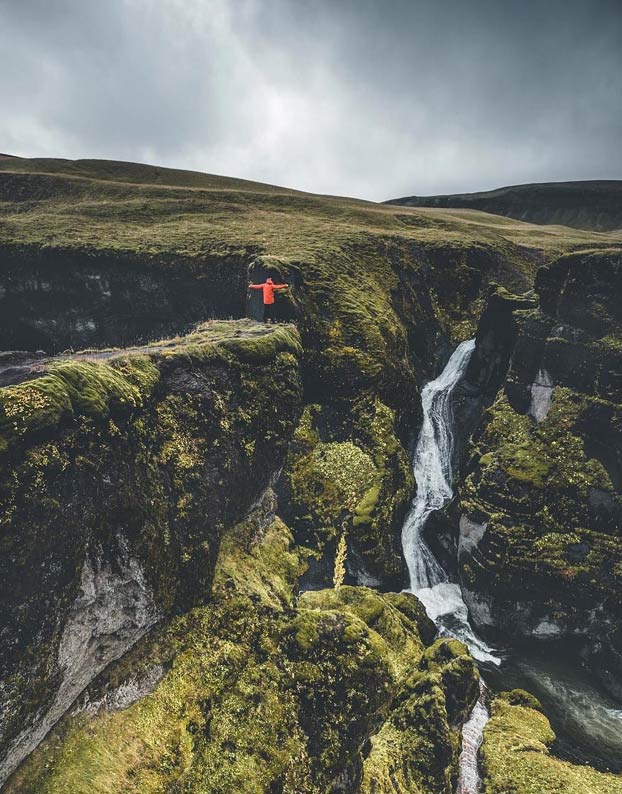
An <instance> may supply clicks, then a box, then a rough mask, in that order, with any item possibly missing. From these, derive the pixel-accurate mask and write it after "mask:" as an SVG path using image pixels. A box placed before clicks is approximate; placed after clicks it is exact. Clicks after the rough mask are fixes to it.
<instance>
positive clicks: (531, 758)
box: [481, 690, 622, 794]
mask: <svg viewBox="0 0 622 794" xmlns="http://www.w3.org/2000/svg"><path fill="white" fill-rule="evenodd" d="M538 706H539V704H538V702H537V701H536V700H535V698H534V697H533V696H532V695H530V694H529V693H527V692H520V691H519V690H514V691H513V692H508V693H503V694H501V695H499V696H498V697H496V698H495V699H494V701H493V703H492V706H491V718H490V721H489V723H488V725H487V726H486V729H485V731H484V742H483V745H482V749H481V760H482V766H483V769H484V778H483V779H484V794H507V793H508V792H512V794H556V793H557V792H560V791H564V792H566V794H621V792H622V778H621V777H620V775H613V774H608V773H606V772H598V771H596V770H595V769H592V768H591V767H589V766H580V765H577V764H571V763H569V762H568V761H563V760H561V759H559V758H555V756H553V755H552V754H551V751H550V747H551V745H552V744H553V741H554V740H555V734H554V733H553V731H552V730H551V726H550V724H549V721H548V720H547V718H546V717H545V716H544V714H542V712H541V711H540V710H539V709H538Z"/></svg>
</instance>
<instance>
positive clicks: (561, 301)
mask: <svg viewBox="0 0 622 794" xmlns="http://www.w3.org/2000/svg"><path fill="white" fill-rule="evenodd" d="M536 288H537V291H538V294H539V297H540V304H539V307H538V308H535V309H534V308H527V307H517V308H516V309H513V310H512V322H513V323H514V329H515V330H514V333H515V342H514V344H513V346H512V347H511V351H510V365H509V370H508V374H507V378H506V380H505V384H504V390H503V392H502V393H501V394H500V396H498V397H497V399H496V400H495V402H494V403H493V404H492V405H491V406H490V407H489V408H488V410H487V411H486V412H485V415H484V418H483V421H482V423H481V425H480V427H479V429H478V430H477V431H476V433H475V436H474V441H473V443H472V445H471V448H470V453H469V454H470V456H471V459H470V462H469V467H468V468H469V473H468V476H467V478H466V481H465V483H464V486H463V488H462V490H461V498H460V502H459V506H458V507H457V511H459V513H460V514H461V515H462V516H463V522H462V526H463V531H466V528H467V526H468V525H470V524H472V525H475V524H476V525H478V526H480V527H481V528H482V531H481V532H480V533H479V536H478V538H477V541H476V542H475V543H471V542H466V541H467V539H466V536H465V542H464V543H461V549H462V551H461V559H460V568H461V574H462V581H463V585H464V595H465V599H466V601H467V603H468V604H469V607H470V609H471V615H472V618H473V619H474V621H475V623H476V625H477V626H478V627H479V628H480V629H481V630H484V631H485V630H495V631H501V632H502V633H506V634H510V635H514V636H535V637H540V638H543V639H546V638H554V637H563V636H571V635H573V636H579V637H583V639H584V642H585V650H584V656H585V658H586V660H588V663H589V664H591V665H592V666H593V668H594V669H595V671H596V672H597V674H598V675H600V676H601V678H602V680H603V682H605V683H606V684H607V686H608V688H609V689H610V691H611V692H613V693H614V694H617V695H618V696H619V694H620V684H619V682H620V681H622V667H621V666H620V664H619V654H618V652H617V651H616V650H615V648H616V647H617V643H616V642H615V641H614V638H615V636H617V634H616V632H617V631H618V628H619V603H620V599H621V598H622V543H621V539H622V501H621V500H620V496H619V492H620V471H621V467H620V461H621V455H622V435H621V433H620V428H621V424H620V423H621V421H622V388H621V382H620V377H619V373H622V336H621V333H620V331H621V327H622V326H621V323H620V320H621V317H622V315H621V312H620V305H621V304H622V258H621V255H620V253H619V252H616V251H605V252H587V253H583V254H573V255H570V256H565V257H562V258H561V259H559V260H558V261H556V262H554V263H553V264H551V265H549V266H546V267H543V268H541V270H540V271H539V272H538V277H537V279H536ZM482 322H484V318H482ZM494 336H495V334H494V329H493V331H492V338H493V339H494ZM503 336H504V335H502V340H501V342H503ZM506 339H507V336H506ZM501 342H500V345H501V346H503V345H502V344H501ZM489 349H490V347H489ZM493 349H494V348H493ZM504 349H506V348H504ZM482 353H483V351H482ZM461 538H462V535H461Z"/></svg>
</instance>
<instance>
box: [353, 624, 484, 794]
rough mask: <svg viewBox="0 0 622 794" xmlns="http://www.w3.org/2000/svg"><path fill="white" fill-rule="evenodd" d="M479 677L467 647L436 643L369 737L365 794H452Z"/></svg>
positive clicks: (364, 780)
mask: <svg viewBox="0 0 622 794" xmlns="http://www.w3.org/2000/svg"><path fill="white" fill-rule="evenodd" d="M478 681H479V675H478V672H477V668H476V667H475V664H474V662H473V659H472V658H471V656H470V655H469V653H468V651H467V649H466V647H465V646H464V645H463V644H462V643H460V642H458V641H457V640H446V639H441V640H437V642H435V643H434V644H433V645H432V646H431V647H429V648H427V649H426V650H425V651H424V654H423V656H422V658H421V661H420V663H419V666H418V669H417V670H416V671H413V672H412V673H411V674H410V675H409V676H408V677H407V678H406V679H405V681H404V683H403V685H402V689H401V691H400V693H399V695H398V697H397V699H396V703H395V705H394V706H393V709H392V711H391V714H390V716H389V718H388V719H387V720H386V722H385V723H384V724H383V726H382V728H381V729H380V730H379V731H378V733H377V734H376V735H375V736H373V737H372V740H371V749H370V752H369V755H368V756H367V757H366V759H365V762H364V765H363V780H362V786H361V792H364V794H397V793H398V792H411V794H427V792H434V793H435V794H436V792H438V794H441V793H442V794H451V792H453V791H454V787H455V783H456V776H457V759H458V753H459V749H460V747H459V744H460V742H459V732H458V731H457V730H456V728H457V726H459V725H461V723H462V722H463V721H464V719H465V718H466V716H467V715H468V713H469V712H470V710H471V708H472V707H473V704H474V703H475V701H476V700H477V697H478V692H479V687H478Z"/></svg>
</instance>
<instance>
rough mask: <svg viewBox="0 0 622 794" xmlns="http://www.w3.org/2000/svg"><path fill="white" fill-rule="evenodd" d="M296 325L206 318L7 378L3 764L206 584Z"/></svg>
mask: <svg viewBox="0 0 622 794" xmlns="http://www.w3.org/2000/svg"><path fill="white" fill-rule="evenodd" d="M299 353H300V347H299V342H298V337H297V334H296V332H295V331H294V330H293V329H292V328H291V327H280V328H278V329H273V330H268V329H265V328H263V327H261V326H255V325H254V324H252V323H251V322H249V321H244V322H241V323H237V324H236V323H211V324H207V325H206V326H203V327H202V328H200V329H198V330H197V331H196V332H194V333H193V334H191V335H190V336H188V337H185V338H182V339H179V340H176V341H174V342H171V343H164V344H161V345H159V346H158V345H156V346H153V347H151V348H148V349H136V350H132V351H129V352H124V353H114V352H111V353H108V354H103V353H100V354H98V355H97V356H88V355H81V356H76V357H74V358H71V359H65V360H52V361H50V362H49V363H47V364H46V365H45V366H44V367H43V368H42V369H39V370H37V371H36V372H32V373H31V375H32V376H34V377H31V379H28V380H25V381H23V382H22V383H20V384H15V385H12V386H9V387H6V388H3V389H0V411H1V414H0V415H1V419H0V440H1V444H2V451H1V460H0V494H1V497H2V504H3V506H4V511H3V514H2V518H1V522H2V540H1V549H2V553H1V554H0V560H1V561H0V566H1V577H2V581H3V590H2V607H3V608H2V624H1V626H0V637H1V639H2V641H1V651H0V653H1V654H2V665H1V666H2V669H3V671H5V674H4V677H3V688H2V701H3V702H2V713H3V718H2V726H1V727H2V730H1V734H2V759H3V766H2V768H3V772H4V776H6V773H7V772H10V771H11V770H12V769H13V768H14V767H15V766H16V764H17V763H19V761H20V760H21V759H22V758H23V757H24V756H25V755H26V754H27V753H28V752H29V751H30V750H32V748H33V747H34V746H36V744H37V743H38V741H40V739H41V738H42V737H43V736H44V735H45V734H46V733H47V731H48V730H49V728H50V727H51V726H52V725H53V724H54V722H55V721H56V720H57V719H58V718H59V717H60V716H61V715H62V714H63V712H64V711H65V710H66V709H67V708H68V706H69V705H71V703H72V701H73V700H74V699H75V697H76V696H77V695H78V694H79V693H80V692H81V691H82V689H84V687H85V686H86V685H87V684H88V683H89V681H90V680H91V679H92V678H93V677H94V676H95V675H96V674H97V673H99V672H100V671H101V670H102V669H103V668H104V667H105V666H106V665H107V664H108V663H109V662H110V661H112V660H113V659H116V658H118V657H119V656H121V655H122V654H123V653H124V652H125V651H127V649H128V648H129V647H131V645H132V644H133V643H134V642H136V640H137V639H139V637H140V636H141V635H142V634H144V633H145V632H146V631H147V630H148V629H149V628H150V627H151V626H152V625H153V624H154V623H155V622H156V621H157V620H159V619H160V618H162V617H163V616H165V615H170V614H171V613H172V612H174V611H179V610H181V609H187V608H189V607H190V606H191V605H193V604H195V603H200V602H202V601H204V600H205V599H206V598H208V596H209V591H210V585H211V580H212V576H213V571H214V565H215V561H216V558H217V554H218V548H219V543H220V538H221V535H222V532H223V530H224V528H225V527H228V526H231V524H232V523H234V522H235V521H236V520H237V519H239V518H241V517H242V516H243V515H244V513H245V512H246V511H247V510H248V509H249V508H250V507H251V505H252V504H253V503H254V501H255V500H256V499H257V498H258V497H259V495H260V494H261V493H262V492H263V490H264V489H265V488H266V487H267V485H268V484H269V483H270V481H271V480H272V479H273V478H274V477H275V476H276V475H277V474H278V471H279V469H280V467H281V466H282V464H283V461H284V457H285V453H286V450H287V443H288V439H289V437H290V436H291V433H292V431H293V427H294V425H295V422H296V419H297V417H298V414H299V411H300V400H301V388H300V375H299V368H298V361H297V356H298V355H299Z"/></svg>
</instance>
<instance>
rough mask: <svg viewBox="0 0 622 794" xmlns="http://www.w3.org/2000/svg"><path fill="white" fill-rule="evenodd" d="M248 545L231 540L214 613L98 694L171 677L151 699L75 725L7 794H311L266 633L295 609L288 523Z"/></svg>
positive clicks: (169, 636) (178, 624) (44, 749)
mask: <svg viewBox="0 0 622 794" xmlns="http://www.w3.org/2000/svg"><path fill="white" fill-rule="evenodd" d="M248 535H249V530H248V528H247V527H245V526H241V527H239V528H238V530H235V531H234V532H233V533H232V535H231V536H230V537H228V538H227V539H225V541H224V543H223V547H222V551H221V556H220V559H219V564H218V569H217V573H216V577H215V585H214V596H213V603H212V605H211V606H209V607H202V608H197V609H195V610H193V611H191V612H189V613H187V614H186V615H183V616H181V617H180V618H177V619H175V620H173V621H172V622H171V623H169V624H168V625H166V626H163V627H162V628H161V629H160V630H159V631H157V632H156V633H155V636H153V637H151V638H150V639H148V640H144V641H143V642H142V643H140V644H139V645H138V646H137V647H135V648H134V649H133V650H132V651H131V652H130V653H129V654H128V655H127V656H126V657H125V659H124V660H123V661H122V662H121V663H119V664H118V665H116V666H114V667H113V668H112V669H111V670H110V671H109V672H108V674H107V677H106V676H105V677H104V680H103V681H102V682H100V683H101V686H102V688H105V687H106V686H108V687H114V686H118V685H119V684H121V683H123V682H124V681H127V680H136V679H138V680H141V677H143V676H144V675H145V674H146V673H147V671H148V670H149V669H151V668H153V667H154V666H156V665H162V666H163V667H164V669H165V671H166V672H165V673H164V675H163V677H162V680H161V681H160V682H159V683H158V684H157V686H156V688H155V690H154V691H153V693H151V694H148V695H147V696H146V697H144V698H143V699H141V700H139V701H138V702H137V703H135V704H133V705H131V706H130V707H129V708H126V709H123V710H121V711H107V710H106V709H105V708H102V709H100V710H99V711H98V712H97V713H95V714H93V713H89V712H81V713H78V714H76V715H75V716H70V717H67V718H65V720H64V721H63V723H62V725H61V726H60V727H59V728H58V729H56V730H55V731H54V732H53V733H52V734H51V735H50V736H49V738H48V739H47V740H46V741H45V742H44V743H43V744H42V745H41V746H40V747H39V749H38V750H37V751H36V752H35V753H33V755H32V756H31V757H30V758H29V760H28V761H27V762H26V763H25V764H24V765H23V767H22V768H21V770H20V771H19V772H18V773H17V774H16V775H15V776H14V777H13V779H12V781H11V782H10V783H9V784H8V786H7V791H9V792H22V793H23V792H33V794H34V792H36V794H57V793H58V794H60V792H63V793H65V792H71V794H87V792H89V794H116V792H120V791H123V792H127V794H131V792H136V794H152V793H155V792H158V794H160V793H162V794H164V792H166V791H169V790H170V786H171V785H175V784H177V785H183V786H184V789H183V790H184V791H187V792H199V791H205V790H206V785H207V786H208V789H207V790H209V791H211V792H222V794H229V792H231V791H240V792H256V791H263V790H265V789H267V788H268V786H269V784H270V782H271V781H272V780H273V779H275V778H279V776H280V775H281V774H282V775H283V776H284V779H285V780H287V781H288V784H287V788H286V790H287V791H291V792H293V791H296V790H297V787H298V786H299V785H301V784H302V783H304V779H305V762H304V758H305V745H304V736H303V735H302V732H301V730H300V728H299V727H298V725H297V712H296V703H295V700H294V697H293V694H292V692H291V687H290V685H289V682H288V680H287V678H288V676H287V671H286V670H285V668H284V666H283V660H282V659H281V657H280V654H279V652H278V646H277V644H276V638H275V637H274V636H273V635H272V634H271V631H273V630H274V628H275V626H276V623H272V624H271V623H269V622H268V621H267V619H268V618H269V617H272V618H273V619H274V618H275V617H276V613H279V614H280V613H283V611H284V610H285V609H287V607H288V605H291V603H292V600H291V598H292V597H291V593H292V588H293V583H294V582H295V580H296V578H297V575H298V573H299V570H300V562H299V560H298V558H297V556H296V554H295V553H294V552H293V551H292V550H291V549H290V538H289V533H288V531H287V528H286V527H285V526H284V525H283V524H282V523H281V522H279V521H274V522H273V523H272V524H271V525H270V526H269V527H268V528H267V529H265V530H264V533H263V536H262V537H261V539H256V538H255V539H254V538H252V537H251V538H249V537H248ZM249 543H250V548H248V544H249ZM245 546H246V547H247V548H244V547H245ZM267 622H268V625H266V623H267ZM93 697H96V695H94V696H93ZM294 760H298V761H300V763H299V765H298V764H294V763H293V761H294Z"/></svg>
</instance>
